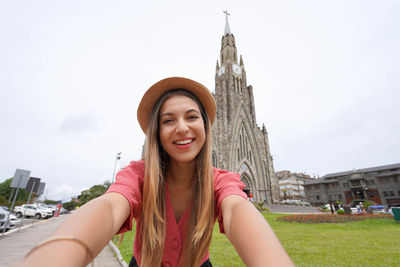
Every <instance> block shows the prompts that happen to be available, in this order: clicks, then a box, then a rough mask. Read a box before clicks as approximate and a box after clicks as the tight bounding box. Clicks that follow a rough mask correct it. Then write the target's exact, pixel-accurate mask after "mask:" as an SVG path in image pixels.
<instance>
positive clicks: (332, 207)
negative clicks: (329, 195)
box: [330, 203, 335, 214]
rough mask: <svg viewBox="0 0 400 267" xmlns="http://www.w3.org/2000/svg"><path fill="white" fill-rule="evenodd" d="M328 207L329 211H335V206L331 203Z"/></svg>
mask: <svg viewBox="0 0 400 267" xmlns="http://www.w3.org/2000/svg"><path fill="white" fill-rule="evenodd" d="M330 207H331V213H332V214H334V213H335V208H334V206H333V204H332V203H331V204H330Z"/></svg>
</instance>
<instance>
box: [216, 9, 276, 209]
mask: <svg viewBox="0 0 400 267" xmlns="http://www.w3.org/2000/svg"><path fill="white" fill-rule="evenodd" d="M214 98H215V101H216V104H217V115H216V120H215V122H214V124H213V128H212V131H213V136H212V142H213V151H212V160H213V165H214V166H215V167H218V168H221V169H226V170H230V171H234V172H237V173H239V174H240V179H241V181H242V182H243V183H244V184H245V185H246V187H245V189H244V191H245V192H246V193H247V194H248V195H249V196H250V195H251V196H252V198H253V199H254V200H255V201H266V202H267V203H276V202H277V201H279V187H278V180H277V179H276V176H275V171H274V167H273V163H272V156H271V153H270V149H269V141H268V133H267V130H266V128H265V126H264V125H263V126H262V127H260V126H258V125H257V122H256V113H255V106H254V96H253V87H252V86H251V85H247V79H246V71H245V67H244V63H243V58H242V56H240V58H239V57H238V55H237V50H236V42H235V37H234V36H233V34H232V33H231V30H230V27H229V23H228V17H226V22H225V32H224V35H223V36H222V40H221V52H220V61H219V62H218V61H217V66H216V71H215V93H214Z"/></svg>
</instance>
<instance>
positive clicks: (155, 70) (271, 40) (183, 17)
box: [0, 0, 400, 200]
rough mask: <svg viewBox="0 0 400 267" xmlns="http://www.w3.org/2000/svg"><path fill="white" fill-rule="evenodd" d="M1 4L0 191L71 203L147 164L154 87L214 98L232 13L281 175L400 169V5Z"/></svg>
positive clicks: (317, 2)
mask: <svg viewBox="0 0 400 267" xmlns="http://www.w3.org/2000/svg"><path fill="white" fill-rule="evenodd" d="M0 3H1V4H0V40H1V41H0V73H1V74H0V90H1V91H0V127H1V130H0V182H2V181H4V180H5V179H7V178H10V177H12V176H13V175H14V172H15V169H16V168H20V169H26V170H30V171H31V176H33V177H40V178H42V182H45V183H46V190H45V194H46V196H47V198H50V199H64V200H67V199H68V198H69V197H70V196H76V195H78V194H79V193H80V192H81V191H82V190H83V189H87V188H89V187H91V186H92V185H94V184H100V183H103V182H104V181H106V180H111V178H112V174H113V169H114V161H115V156H116V153H117V152H122V155H121V156H122V158H121V161H120V162H119V163H118V164H117V168H120V167H121V166H124V165H126V164H128V163H129V161H131V160H135V159H139V157H140V155H141V149H142V144H143V141H144V135H143V133H142V132H141V130H140V127H139V125H138V123H137V121H136V109H137V106H138V102H139V100H140V98H141V96H142V95H143V93H144V92H145V90H146V89H147V88H148V87H149V86H150V85H152V84H153V83H154V82H156V81H158V80H160V79H162V78H165V77H169V76H184V77H189V78H192V79H194V80H197V81H199V82H201V83H203V84H204V85H206V86H207V87H208V88H209V89H210V90H211V91H214V89H215V81H214V77H215V65H216V60H217V59H219V52H220V48H221V47H220V45H221V37H222V34H223V33H224V27H225V16H224V14H223V13H222V10H225V9H228V11H229V12H230V14H231V16H230V18H229V23H230V28H231V31H232V33H233V34H234V36H235V38H236V47H237V50H238V54H241V55H242V56H243V60H244V64H245V69H246V73H247V82H248V85H253V89H254V97H255V104H256V116H257V122H258V124H259V125H262V123H264V124H265V125H266V127H267V130H268V133H269V141H270V148H271V152H272V155H273V158H274V167H275V170H276V171H279V170H290V171H293V172H306V173H308V174H310V175H314V174H315V175H319V176H323V175H325V174H327V173H331V172H338V171H346V170H352V169H353V168H355V169H358V168H367V167H374V166H380V165H386V164H393V163H399V162H400V156H399V155H400V138H399V137H400V105H399V101H400V88H399V85H400V67H399V62H400V34H399V28H400V16H399V14H400V1H396V0H393V1H386V0H385V1H365V0H360V1H322V0H315V1H265V0H264V1H232V0H230V1H209V0H206V1H205V0H203V1H191V2H190V1H99V0H96V1H94V0H93V1H50V0H49V1H28V0H26V1H6V0H2V1H0Z"/></svg>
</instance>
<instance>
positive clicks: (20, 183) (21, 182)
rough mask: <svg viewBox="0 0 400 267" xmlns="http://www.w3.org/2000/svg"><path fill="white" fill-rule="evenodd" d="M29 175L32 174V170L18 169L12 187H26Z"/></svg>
mask: <svg viewBox="0 0 400 267" xmlns="http://www.w3.org/2000/svg"><path fill="white" fill-rule="evenodd" d="M29 175H31V171H26V170H21V169H16V170H15V174H14V178H13V179H12V182H11V185H10V187H13V188H17V187H19V188H24V189H25V187H26V184H27V183H28V180H29Z"/></svg>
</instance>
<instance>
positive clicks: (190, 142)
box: [173, 138, 194, 149]
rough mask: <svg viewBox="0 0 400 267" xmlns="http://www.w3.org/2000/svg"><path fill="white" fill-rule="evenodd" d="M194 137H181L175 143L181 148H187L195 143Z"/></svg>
mask: <svg viewBox="0 0 400 267" xmlns="http://www.w3.org/2000/svg"><path fill="white" fill-rule="evenodd" d="M193 142H194V138H185V139H180V140H177V141H174V142H173V143H174V145H175V146H176V147H177V148H179V149H186V148H189V147H191V146H192V145H193Z"/></svg>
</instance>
